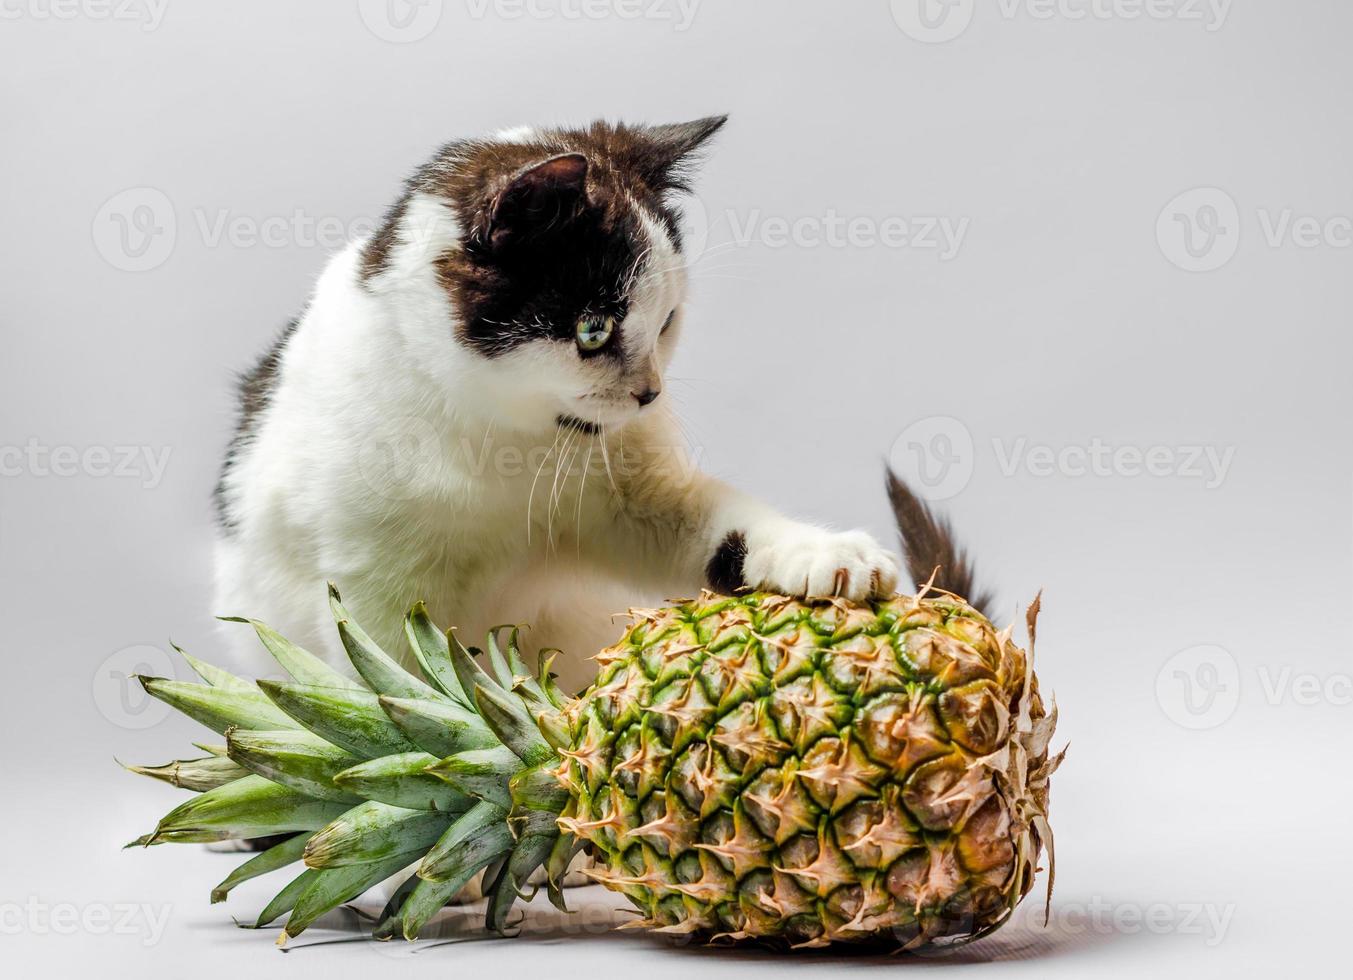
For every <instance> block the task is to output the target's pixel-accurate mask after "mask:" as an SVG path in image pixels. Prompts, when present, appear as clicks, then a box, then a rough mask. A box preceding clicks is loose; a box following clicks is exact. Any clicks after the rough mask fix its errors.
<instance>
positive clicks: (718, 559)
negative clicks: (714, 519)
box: [705, 531, 747, 595]
mask: <svg viewBox="0 0 1353 980" xmlns="http://www.w3.org/2000/svg"><path fill="white" fill-rule="evenodd" d="M746 559H747V537H746V535H744V534H743V533H742V532H741V531H729V532H728V535H727V537H725V538H724V539H723V543H722V544H720V545H719V550H717V551H716V552H714V557H713V558H711V559H710V560H709V564H708V565H706V566H705V578H707V579H708V580H709V587H710V588H711V589H713V590H714V591H715V592H723V593H725V594H728V595H731V594H732V593H734V592H736V591H737V590H738V589H740V588H742V587H743V586H744V585H746V584H747V583H746V582H744V581H743V580H742V563H743V562H744V561H745V560H746Z"/></svg>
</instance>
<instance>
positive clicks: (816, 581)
mask: <svg viewBox="0 0 1353 980" xmlns="http://www.w3.org/2000/svg"><path fill="white" fill-rule="evenodd" d="M758 538H760V540H757V539H758ZM897 576H898V561H897V558H896V557H894V556H893V554H892V553H891V552H889V551H887V550H885V549H884V548H883V547H882V546H880V545H879V543H878V542H877V541H875V540H874V539H873V538H872V537H871V536H870V535H868V534H866V533H865V532H864V531H843V532H840V533H837V532H834V531H824V530H822V529H821V528H816V527H811V526H809V525H806V524H798V525H791V526H790V527H789V528H787V529H786V528H783V527H781V528H777V529H776V530H775V531H774V532H771V533H767V534H763V535H754V536H752V540H750V541H749V542H748V549H747V557H746V559H744V561H743V577H744V578H745V580H746V581H747V582H749V583H751V584H753V585H754V586H756V587H757V588H761V589H767V590H769V591H773V592H782V593H784V594H786V595H793V596H840V597H841V598H843V599H856V600H858V599H867V598H869V597H870V596H886V595H892V593H893V590H894V589H895V588H896V587H897Z"/></svg>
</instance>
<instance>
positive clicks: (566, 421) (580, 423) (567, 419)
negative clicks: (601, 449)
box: [554, 415, 601, 436]
mask: <svg viewBox="0 0 1353 980" xmlns="http://www.w3.org/2000/svg"><path fill="white" fill-rule="evenodd" d="M554 422H555V425H557V426H559V427H560V428H561V429H576V430H577V431H579V432H584V433H586V434H587V435H589V436H594V435H596V434H597V433H598V432H600V431H601V428H600V426H598V425H597V424H596V423H595V422H588V421H586V420H585V419H580V418H578V417H577V416H576V415H558V416H556V417H555V420H554Z"/></svg>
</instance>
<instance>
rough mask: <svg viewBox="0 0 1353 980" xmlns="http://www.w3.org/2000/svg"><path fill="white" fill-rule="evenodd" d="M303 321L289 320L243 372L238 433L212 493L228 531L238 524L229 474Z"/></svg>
mask: <svg viewBox="0 0 1353 980" xmlns="http://www.w3.org/2000/svg"><path fill="white" fill-rule="evenodd" d="M300 322H301V321H300V320H299V319H296V320H292V321H291V322H290V323H288V324H287V325H286V327H284V328H283V330H282V332H281V334H280V335H278V337H277V339H276V340H275V341H273V344H272V346H271V347H269V348H268V351H267V353H265V354H264V355H263V356H262V357H261V358H259V361H258V363H257V364H255V365H254V366H253V367H252V368H250V369H249V370H248V371H246V372H245V373H244V374H242V375H240V381H239V392H240V408H239V415H238V416H237V419H236V423H235V434H234V435H233V436H232V437H231V439H230V445H229V446H228V447H227V449H226V455H225V462H223V463H222V464H221V477H220V479H219V480H218V481H217V483H216V491H215V493H213V495H212V499H213V501H214V503H215V504H216V520H217V522H218V523H219V524H220V525H221V527H222V528H223V529H224V530H226V531H232V530H234V528H235V520H234V518H233V517H232V516H231V514H230V502H229V501H228V500H227V499H226V477H227V476H228V475H229V474H230V468H231V467H232V466H234V465H235V460H236V459H238V458H239V457H240V455H241V454H242V453H243V451H244V448H245V446H246V445H247V444H248V443H249V440H251V439H252V438H253V437H254V433H255V432H256V431H257V429H258V422H259V419H260V417H261V416H262V415H263V410H264V409H266V408H267V407H268V402H269V401H270V400H271V398H272V391H273V386H274V385H275V384H276V383H277V370H278V368H279V367H280V366H281V364H282V351H283V350H284V349H285V348H286V346H287V341H289V340H290V339H291V335H292V334H293V333H295V332H296V326H297V324H299V323H300Z"/></svg>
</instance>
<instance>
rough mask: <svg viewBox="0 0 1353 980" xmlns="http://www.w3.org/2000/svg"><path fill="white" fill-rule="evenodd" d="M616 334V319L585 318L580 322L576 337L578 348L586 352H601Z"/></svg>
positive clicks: (607, 317) (604, 317) (608, 317)
mask: <svg viewBox="0 0 1353 980" xmlns="http://www.w3.org/2000/svg"><path fill="white" fill-rule="evenodd" d="M613 333H615V317H612V316H585V317H583V318H582V319H581V320H579V321H578V325H577V327H576V335H577V339H578V347H579V349H581V350H585V351H595V350H601V349H602V348H603V347H605V346H606V344H607V343H609V342H610V339H611V335H612V334H613Z"/></svg>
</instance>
